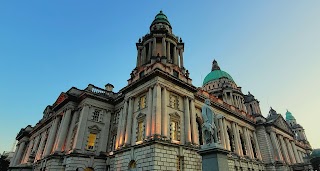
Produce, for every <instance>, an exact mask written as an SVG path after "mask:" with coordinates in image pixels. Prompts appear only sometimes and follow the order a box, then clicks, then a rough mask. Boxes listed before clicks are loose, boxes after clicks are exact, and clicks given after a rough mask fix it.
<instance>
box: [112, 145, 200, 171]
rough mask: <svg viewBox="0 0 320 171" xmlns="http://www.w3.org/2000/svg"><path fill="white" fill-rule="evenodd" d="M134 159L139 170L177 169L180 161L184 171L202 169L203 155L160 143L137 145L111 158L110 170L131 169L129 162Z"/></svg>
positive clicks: (173, 170) (174, 170)
mask: <svg viewBox="0 0 320 171" xmlns="http://www.w3.org/2000/svg"><path fill="white" fill-rule="evenodd" d="M179 160H180V161H179ZM133 161H134V162H135V163H136V170H137V171H142V170H159V171H162V170H172V171H176V170H177V168H178V164H179V163H181V165H180V168H181V170H182V167H183V170H184V171H193V170H199V171H200V170H201V156H200V155H198V153H197V152H196V151H195V150H192V149H184V148H183V147H182V146H173V145H170V144H160V143H157V144H152V145H148V146H136V147H132V148H131V149H128V150H127V151H122V152H119V153H117V154H115V157H114V159H111V160H110V163H111V166H110V170H116V171H122V170H129V163H130V162H133Z"/></svg>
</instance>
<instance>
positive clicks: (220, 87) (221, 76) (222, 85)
mask: <svg viewBox="0 0 320 171" xmlns="http://www.w3.org/2000/svg"><path fill="white" fill-rule="evenodd" d="M202 87H203V89H204V90H206V91H208V92H209V93H210V94H213V95H215V96H216V97H218V98H220V99H222V100H223V101H224V102H226V103H228V104H230V105H233V106H235V107H236V108H238V109H240V110H243V111H245V112H246V111H247V110H246V107H245V105H244V97H243V93H242V92H241V87H238V86H237V84H236V83H235V82H234V80H233V79H232V77H231V76H230V75H229V74H228V73H227V72H225V71H223V70H221V69H220V67H219V65H218V62H217V61H216V60H213V62H212V69H211V72H210V73H209V74H208V75H207V76H206V77H205V78H204V80H203V85H202Z"/></svg>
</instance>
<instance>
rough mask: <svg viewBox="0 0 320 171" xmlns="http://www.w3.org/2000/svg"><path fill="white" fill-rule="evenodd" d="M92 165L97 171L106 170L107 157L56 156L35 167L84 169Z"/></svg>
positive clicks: (62, 170)
mask: <svg viewBox="0 0 320 171" xmlns="http://www.w3.org/2000/svg"><path fill="white" fill-rule="evenodd" d="M88 167H91V168H93V169H94V170H95V171H105V170H106V159H95V158H94V157H89V156H86V157H82V156H66V157H64V158H63V157H60V156H55V157H51V158H48V159H46V160H42V161H39V163H37V164H36V165H35V167H34V171H40V170H45V171H51V170H56V171H60V170H61V171H75V170H76V169H78V171H83V170H84V169H85V168H88Z"/></svg>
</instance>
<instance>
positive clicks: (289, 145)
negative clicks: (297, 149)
mask: <svg viewBox="0 0 320 171" xmlns="http://www.w3.org/2000/svg"><path fill="white" fill-rule="evenodd" d="M285 142H286V144H287V148H288V151H289V156H290V159H291V163H292V164H295V163H297V162H296V159H295V157H294V154H293V150H292V146H291V144H290V142H289V139H287V138H285Z"/></svg>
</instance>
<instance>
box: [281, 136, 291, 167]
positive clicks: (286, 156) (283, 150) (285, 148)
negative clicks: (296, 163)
mask: <svg viewBox="0 0 320 171" xmlns="http://www.w3.org/2000/svg"><path fill="white" fill-rule="evenodd" d="M279 140H280V144H281V149H282V154H283V156H284V159H285V161H286V162H287V163H288V164H291V163H290V159H289V154H288V151H287V147H286V145H285V142H284V140H283V136H282V135H280V134H279Z"/></svg>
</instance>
